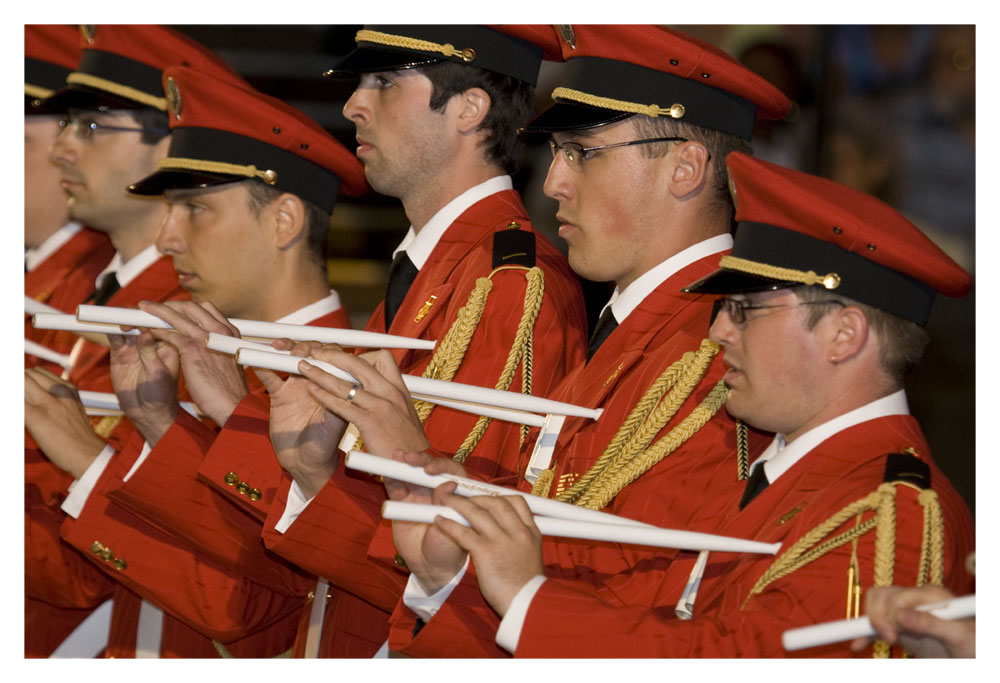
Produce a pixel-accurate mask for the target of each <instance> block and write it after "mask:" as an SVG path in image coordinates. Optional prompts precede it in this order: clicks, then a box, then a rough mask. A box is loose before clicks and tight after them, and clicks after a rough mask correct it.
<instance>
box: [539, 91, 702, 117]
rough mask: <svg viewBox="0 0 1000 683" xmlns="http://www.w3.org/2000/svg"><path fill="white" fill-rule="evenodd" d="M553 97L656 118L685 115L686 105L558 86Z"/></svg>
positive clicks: (553, 92)
mask: <svg viewBox="0 0 1000 683" xmlns="http://www.w3.org/2000/svg"><path fill="white" fill-rule="evenodd" d="M552 99H562V100H572V101H573V102H580V103H581V104H588V105H590V106H591V107H600V108H601V109H611V110H613V111H624V112H628V113H630V114H645V115H646V116H652V117H654V118H656V117H658V116H669V117H670V118H673V119H680V118H683V117H684V105H683V104H672V105H670V106H669V107H661V106H660V105H658V104H639V103H637V102H629V101H628V100H616V99H612V98H610V97H601V96H599V95H591V94H590V93H585V92H582V91H580V90H573V89H572V88H563V87H558V88H556V89H555V90H553V91H552Z"/></svg>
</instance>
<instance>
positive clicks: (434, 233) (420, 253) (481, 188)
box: [392, 175, 514, 270]
mask: <svg viewBox="0 0 1000 683" xmlns="http://www.w3.org/2000/svg"><path fill="white" fill-rule="evenodd" d="M513 187H514V183H513V182H512V181H511V179H510V176H509V175H500V176H496V177H495V178H490V179H489V180H487V181H486V182H483V183H480V184H478V185H476V186H475V187H470V188H469V189H468V190H466V191H465V192H463V193H462V194H460V195H458V196H457V197H455V198H454V199H452V200H451V201H450V202H448V203H447V204H445V205H444V206H442V207H441V208H440V209H439V210H438V212H437V213H436V214H434V215H433V216H431V219H430V220H429V221H427V224H426V225H424V227H422V228H421V229H420V232H419V233H418V232H416V231H415V230H414V229H413V226H412V225H411V226H410V229H409V230H407V232H406V237H404V238H403V241H402V242H400V244H399V246H398V247H396V250H395V251H393V252H392V256H393V258H395V257H396V254H398V253H399V252H400V251H405V252H406V255H407V256H408V257H409V258H410V261H412V262H413V265H414V266H416V268H417V270H420V269H421V268H423V267H424V264H425V263H427V259H428V258H430V255H431V252H432V251H434V247H436V246H437V243H438V241H439V240H440V239H441V236H442V235H444V233H445V231H446V230H447V229H448V228H449V227H450V226H451V224H452V223H454V222H455V219H456V218H458V217H459V216H461V215H462V214H463V213H465V211H466V209H468V208H469V207H470V206H472V205H473V204H475V203H476V202H478V201H480V200H481V199H485V198H486V197H489V196H490V195H492V194H496V193H497V192H503V191H504V190H510V189H513Z"/></svg>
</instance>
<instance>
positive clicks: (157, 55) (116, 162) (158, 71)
mask: <svg viewBox="0 0 1000 683" xmlns="http://www.w3.org/2000/svg"><path fill="white" fill-rule="evenodd" d="M80 34H81V38H80V40H81V46H82V48H83V52H82V57H81V59H80V64H79V65H78V66H77V68H76V70H75V71H73V72H72V73H70V74H69V75H68V76H67V77H66V83H67V87H66V88H64V89H63V90H61V91H59V92H57V93H55V94H54V95H53V96H52V97H50V98H49V99H47V100H46V101H45V102H43V103H42V106H41V107H40V108H41V109H43V110H45V111H63V112H67V116H66V119H65V120H66V126H65V129H64V130H63V132H62V133H61V134H60V136H59V138H58V139H57V140H56V142H55V144H54V145H53V148H52V159H53V161H54V162H55V163H57V164H58V165H59V166H60V167H61V169H62V173H61V178H62V185H63V191H64V192H65V193H66V194H67V196H68V198H69V199H68V203H67V206H68V210H69V213H70V216H71V217H73V218H76V219H78V220H81V221H83V222H85V223H87V224H88V225H93V226H95V227H96V228H97V229H100V230H101V231H103V232H105V233H106V234H107V235H108V236H109V238H110V240H111V243H112V244H113V245H114V247H115V249H116V252H117V253H116V257H115V258H114V259H113V260H112V265H111V267H113V268H117V274H116V276H115V277H114V278H110V277H103V276H102V277H101V278H99V280H100V283H94V282H92V283H90V285H89V286H88V291H93V292H94V296H93V297H92V298H93V300H94V301H96V302H98V303H105V302H106V303H109V304H111V305H118V306H134V305H136V304H137V303H138V302H139V301H142V300H151V301H164V300H168V299H177V298H186V297H187V294H186V292H185V291H184V290H183V289H182V288H181V287H180V286H179V285H178V282H177V275H176V273H175V272H174V269H173V267H172V265H171V263H170V261H169V259H166V258H161V257H160V255H159V253H158V252H157V250H156V247H155V245H154V243H153V240H154V237H155V235H156V232H157V230H158V229H159V225H160V223H161V222H162V220H163V218H164V216H165V215H166V206H165V204H163V203H162V202H159V201H151V200H149V199H146V198H135V197H130V196H129V195H128V194H127V193H125V192H124V191H123V190H124V187H125V186H126V185H128V183H130V182H133V181H135V180H136V179H138V178H141V177H143V176H145V175H148V174H149V173H151V172H153V171H155V170H156V164H157V162H158V161H159V159H160V158H162V157H163V155H164V153H165V152H166V150H167V147H168V144H169V135H168V134H169V129H168V127H167V116H166V109H167V103H166V97H165V92H164V90H163V86H162V83H161V77H162V70H163V69H164V68H165V67H167V66H169V65H171V64H180V63H181V62H186V63H188V64H191V65H192V66H195V67H197V68H199V69H201V70H204V71H206V72H208V73H212V74H215V75H217V76H219V77H220V78H224V79H226V80H228V81H232V82H242V79H241V78H240V77H239V76H238V75H237V74H236V73H235V72H233V71H232V70H230V69H229V68H228V67H227V66H226V65H225V64H224V63H223V62H222V61H221V60H219V59H218V58H217V57H216V56H215V55H213V54H212V53H211V52H209V51H207V50H206V49H205V48H203V47H201V46H200V45H198V44H197V43H195V42H193V41H191V40H190V39H188V38H186V37H184V36H182V35H180V34H178V33H176V32H174V31H172V30H170V29H165V28H162V27H156V26H99V27H93V26H84V27H81V28H80ZM96 284H102V285H104V286H103V287H101V288H99V290H98V291H94V287H95V285H96ZM119 287H120V288H119ZM53 303H55V302H53ZM74 349H75V351H74V353H73V358H74V360H75V361H76V362H75V363H74V365H73V368H72V372H71V374H70V379H71V380H72V382H73V384H74V385H75V386H76V387H77V388H80V389H90V390H98V391H108V390H110V389H111V385H110V378H109V365H108V349H107V348H106V347H105V346H101V345H98V344H94V343H91V342H84V341H82V340H78V341H77V342H76V343H75V344H74ZM57 384H59V383H58V382H56V381H55V379H54V378H53V377H52V376H51V375H47V374H45V373H42V372H40V371H35V370H29V371H26V376H25V425H26V427H28V428H29V430H30V431H31V433H32V436H34V437H35V438H36V439H37V440H38V441H39V444H40V446H41V447H42V449H43V450H45V451H46V453H47V454H48V455H50V456H51V457H52V458H54V459H58V460H59V465H58V467H57V466H55V465H53V464H52V463H49V462H48V461H45V462H46V465H48V467H49V468H50V469H52V470H53V471H56V472H59V473H61V474H62V475H63V477H64V482H63V486H62V488H61V489H60V490H54V491H52V492H51V495H49V496H47V498H46V500H52V501H54V507H53V506H49V507H46V508H44V509H41V508H38V509H35V510H29V511H28V514H26V516H25V524H26V532H25V538H26V551H27V556H28V557H27V560H26V564H27V566H28V567H30V571H29V572H28V576H29V581H28V583H29V584H30V586H31V587H37V589H38V591H39V592H40V593H42V594H44V593H45V592H46V591H50V592H51V591H55V592H56V593H57V594H61V595H68V596H69V597H71V598H74V599H76V598H79V599H82V598H84V597H88V596H92V595H93V594H94V590H92V589H90V588H87V587H85V586H83V585H81V583H80V582H82V581H83V580H84V579H85V578H93V576H94V575H93V571H92V570H93V568H92V566H91V565H90V564H89V562H87V561H86V560H85V559H83V558H82V557H80V555H79V554H78V553H77V552H76V551H75V550H73V549H72V548H70V547H69V546H67V545H65V544H64V543H62V542H61V541H60V540H59V527H60V525H61V523H62V521H63V519H64V517H65V515H64V514H63V513H62V511H61V510H59V509H58V505H59V503H60V502H62V501H63V499H64V498H66V496H67V490H66V486H67V485H68V484H69V483H70V482H71V481H72V480H73V479H74V478H77V479H79V478H80V477H82V476H83V475H84V474H85V472H87V471H88V470H91V471H92V474H93V476H92V477H85V480H86V481H89V484H87V486H84V487H82V488H80V489H79V490H81V491H82V490H85V489H86V488H88V487H89V486H92V485H93V481H94V480H96V477H97V474H98V473H99V472H100V470H101V468H102V467H103V466H104V464H106V463H107V461H108V460H109V459H110V458H111V456H112V454H113V453H114V448H113V447H112V446H110V445H107V442H106V439H107V438H110V440H111V441H112V442H113V443H115V444H120V443H122V442H123V441H125V440H127V438H128V435H129V430H130V428H131V427H130V425H129V423H128V422H127V421H125V422H120V418H114V417H111V418H104V419H103V420H101V421H100V422H99V423H98V425H96V431H95V430H94V428H93V427H92V425H91V423H90V422H89V421H88V420H87V419H86V418H85V417H84V416H83V414H82V408H81V407H80V404H79V402H78V401H77V400H75V397H74V396H72V395H71V393H70V392H69V391H67V390H66V389H64V388H62V387H57V386H56V385H57ZM53 390H54V391H53ZM28 446H29V448H28V449H26V457H28V459H29V461H30V460H32V459H34V457H35V456H34V454H35V453H37V450H35V449H32V448H31V446H32V444H30V443H29V444H28ZM57 453H58V455H56V454H57ZM38 459H41V456H40V455H39V456H38ZM91 468H93V469H91ZM66 473H68V477H67V475H66ZM74 488H77V487H74ZM36 513H37V514H36ZM80 562H83V563H84V567H85V568H84V569H79V568H78V567H77V565H78V564H79V563H80ZM97 577H98V578H99V579H101V580H102V581H103V580H104V579H103V577H102V576H101V574H100V573H98V574H97ZM70 586H74V587H75V588H74V590H72V591H71V590H69V587H70ZM29 593H30V590H29ZM127 598H128V599H135V600H136V603H138V598H137V597H136V596H134V595H133V594H128V596H127ZM137 611H138V608H137ZM166 632H167V633H168V634H170V633H173V632H174V631H173V629H172V628H171V627H170V626H169V625H168V627H167V629H166ZM168 641H169V638H168ZM99 649H100V647H99V646H98V650H99ZM95 652H97V650H93V651H92V652H91V653H90V654H93V653H95ZM207 652H209V653H211V652H214V648H212V647H211V643H210V642H209V643H208V650H207Z"/></svg>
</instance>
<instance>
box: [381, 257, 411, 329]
mask: <svg viewBox="0 0 1000 683" xmlns="http://www.w3.org/2000/svg"><path fill="white" fill-rule="evenodd" d="M416 277H417V267H416V266H415V265H413V261H411V260H410V257H409V256H407V255H406V252H405V251H401V252H399V253H398V254H396V257H395V258H394V259H392V266H390V267H389V284H388V285H386V288H385V329H387V330H388V329H389V326H390V325H392V319H393V318H395V317H396V311H398V310H399V307H400V305H402V303H403V298H404V297H406V293H407V292H408V291H409V290H410V285H412V284H413V280H414V278H416Z"/></svg>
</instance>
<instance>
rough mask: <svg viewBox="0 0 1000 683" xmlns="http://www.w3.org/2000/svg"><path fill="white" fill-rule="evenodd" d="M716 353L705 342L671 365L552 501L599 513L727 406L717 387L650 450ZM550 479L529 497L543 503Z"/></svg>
mask: <svg viewBox="0 0 1000 683" xmlns="http://www.w3.org/2000/svg"><path fill="white" fill-rule="evenodd" d="M718 353H719V345H718V344H716V343H715V342H713V341H711V340H708V339H706V340H704V341H702V343H701V346H700V348H699V349H698V350H697V351H689V352H687V353H685V354H684V355H683V356H682V357H681V358H680V359H679V360H677V361H676V362H674V363H673V364H671V365H670V367H668V368H667V369H666V370H665V371H664V372H663V374H662V375H660V376H659V377H658V378H657V379H656V381H654V382H653V384H652V385H651V386H650V387H649V389H648V390H647V391H646V394H645V395H644V396H643V397H642V399H640V400H639V402H638V403H637V404H636V405H635V407H634V408H633V409H632V412H631V413H630V414H629V416H628V417H627V418H626V420H625V422H623V423H622V425H621V427H619V428H618V431H617V432H616V433H615V435H614V437H613V438H612V439H611V442H610V443H609V444H608V446H607V448H605V449H604V453H602V454H601V457H600V458H598V459H597V461H596V462H595V463H594V464H593V466H591V468H590V469H589V470H588V471H587V472H586V473H585V474H584V475H583V476H582V477H580V479H578V480H577V481H576V482H575V483H574V484H573V485H572V486H571V487H569V488H568V489H566V490H565V491H562V492H560V493H559V494H558V495H556V496H555V499H556V500H559V501H562V502H564V503H572V504H574V505H579V506H581V507H588V508H591V509H594V510H600V509H601V508H603V507H605V506H606V505H607V504H608V503H609V502H610V501H611V500H612V499H613V498H614V497H615V496H616V495H618V493H619V492H620V491H621V490H622V489H623V488H625V487H626V486H628V485H629V484H630V483H632V482H633V481H635V479H636V478H638V477H639V476H640V475H641V474H643V473H644V472H646V471H648V470H649V469H650V468H652V467H653V466H654V465H656V464H657V463H658V462H660V461H661V460H663V459H664V458H665V457H667V456H668V455H670V454H671V453H673V452H674V451H675V450H676V449H677V448H678V447H679V446H680V445H681V444H683V443H684V442H685V441H687V440H688V439H689V438H690V437H691V436H692V435H693V434H694V433H695V432H697V431H698V430H699V429H701V428H702V427H703V426H704V425H705V423H707V422H708V421H709V420H710V419H711V418H712V416H713V415H715V413H716V412H718V410H719V408H721V407H722V405H723V403H725V400H726V393H727V390H726V387H725V384H724V383H723V382H721V381H720V382H718V383H717V384H716V385H715V387H713V388H712V391H711V392H709V395H708V396H707V397H706V398H705V399H704V400H703V401H702V402H701V403H700V404H699V405H698V406H697V407H696V408H695V409H694V410H692V411H691V413H690V414H689V415H687V416H686V417H685V418H684V419H683V420H682V421H681V422H680V423H679V424H677V425H676V426H675V427H674V428H673V429H672V430H670V432H668V433H667V434H666V435H665V436H663V437H662V438H661V439H660V440H659V441H657V442H656V443H655V444H654V445H653V446H651V447H650V445H649V444H650V443H651V442H652V440H653V438H654V437H655V436H656V435H657V434H658V433H659V432H660V430H662V429H663V427H664V426H665V425H666V424H667V423H668V422H669V421H670V420H671V419H672V418H673V417H674V416H675V415H676V413H677V411H678V410H679V409H680V406H681V405H682V404H683V403H684V401H686V400H687V398H688V397H689V396H690V395H691V394H692V393H693V392H694V390H695V388H696V387H697V386H698V383H699V382H700V381H701V379H702V377H704V376H705V373H706V372H707V371H708V366H709V365H710V364H711V362H712V359H713V358H715V356H716V355H717V354H718ZM552 478H553V474H552V473H551V472H550V471H548V470H547V471H546V472H543V473H542V475H540V476H539V478H538V479H537V480H536V481H535V486H534V487H533V488H532V493H533V494H535V495H539V496H545V497H547V496H548V493H549V491H548V489H549V487H550V485H551V482H552Z"/></svg>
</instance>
